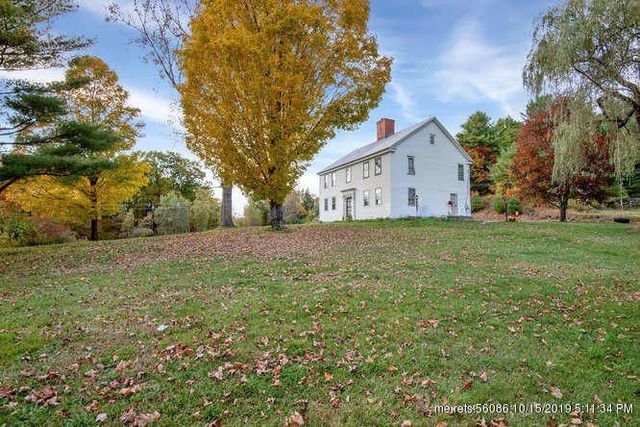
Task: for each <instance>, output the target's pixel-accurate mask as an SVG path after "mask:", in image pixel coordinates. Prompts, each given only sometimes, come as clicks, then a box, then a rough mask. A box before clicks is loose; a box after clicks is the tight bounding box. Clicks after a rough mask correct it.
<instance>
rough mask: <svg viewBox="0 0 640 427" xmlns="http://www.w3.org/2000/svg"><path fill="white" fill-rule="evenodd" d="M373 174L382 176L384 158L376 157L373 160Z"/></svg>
mask: <svg viewBox="0 0 640 427" xmlns="http://www.w3.org/2000/svg"><path fill="white" fill-rule="evenodd" d="M373 174H374V175H376V176H378V175H382V157H381V156H378V157H374V159H373Z"/></svg>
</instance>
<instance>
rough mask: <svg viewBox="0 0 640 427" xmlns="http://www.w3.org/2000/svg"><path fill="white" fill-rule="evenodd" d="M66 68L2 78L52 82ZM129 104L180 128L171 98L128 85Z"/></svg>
mask: <svg viewBox="0 0 640 427" xmlns="http://www.w3.org/2000/svg"><path fill="white" fill-rule="evenodd" d="M64 73H65V68H48V69H40V70H26V71H0V79H16V80H26V81H29V82H33V83H51V82H54V81H60V80H63V79H64ZM125 88H126V89H127V90H128V91H129V104H130V105H131V106H134V107H137V108H139V109H140V111H141V114H142V116H143V118H145V119H147V120H151V121H155V122H161V123H165V124H170V125H172V126H173V127H174V128H177V129H179V128H180V122H181V120H180V109H179V106H178V105H176V103H175V102H174V101H173V100H172V99H171V98H170V97H165V96H161V95H159V94H156V93H154V92H151V91H148V90H145V89H140V88H137V87H132V86H126V85H125Z"/></svg>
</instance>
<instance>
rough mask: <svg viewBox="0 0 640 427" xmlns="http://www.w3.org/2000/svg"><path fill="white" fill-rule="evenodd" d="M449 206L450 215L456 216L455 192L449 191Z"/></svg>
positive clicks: (456, 199)
mask: <svg viewBox="0 0 640 427" xmlns="http://www.w3.org/2000/svg"><path fill="white" fill-rule="evenodd" d="M449 206H450V207H451V216H458V195H457V194H456V193H451V195H450V197H449Z"/></svg>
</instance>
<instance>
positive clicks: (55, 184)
mask: <svg viewBox="0 0 640 427" xmlns="http://www.w3.org/2000/svg"><path fill="white" fill-rule="evenodd" d="M116 162H117V167H116V168H114V169H110V170H107V171H103V172H101V173H99V174H98V175H97V179H96V180H95V181H93V180H89V178H87V177H80V178H69V177H67V178H65V177H51V176H41V177H36V178H30V179H27V180H24V181H21V182H19V183H17V184H14V186H12V187H11V188H9V190H7V195H6V199H7V200H8V201H11V202H15V203H17V204H18V205H19V206H20V207H21V208H22V209H24V210H25V211H28V212H31V213H34V214H38V215H42V216H47V217H51V218H56V219H59V220H62V221H64V222H66V223H72V224H79V225H80V224H86V223H88V222H91V221H93V220H100V219H102V218H103V217H106V216H110V215H114V214H116V213H118V211H119V209H120V205H121V203H122V202H123V201H125V200H128V199H130V198H131V197H132V196H133V195H135V194H136V192H137V191H138V190H139V189H140V188H141V187H143V186H144V185H146V184H147V182H148V179H147V176H146V174H147V173H148V172H149V169H150V167H149V165H148V164H147V163H144V162H141V161H139V159H138V156H137V155H130V156H127V155H121V156H118V158H117V159H116Z"/></svg>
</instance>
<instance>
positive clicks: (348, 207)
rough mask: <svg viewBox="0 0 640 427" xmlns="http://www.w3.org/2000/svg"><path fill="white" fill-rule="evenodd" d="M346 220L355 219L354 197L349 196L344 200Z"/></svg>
mask: <svg viewBox="0 0 640 427" xmlns="http://www.w3.org/2000/svg"><path fill="white" fill-rule="evenodd" d="M344 218H345V219H353V197H352V196H347V197H346V198H345V199H344Z"/></svg>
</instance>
